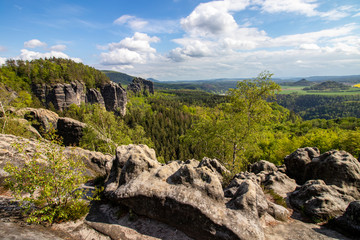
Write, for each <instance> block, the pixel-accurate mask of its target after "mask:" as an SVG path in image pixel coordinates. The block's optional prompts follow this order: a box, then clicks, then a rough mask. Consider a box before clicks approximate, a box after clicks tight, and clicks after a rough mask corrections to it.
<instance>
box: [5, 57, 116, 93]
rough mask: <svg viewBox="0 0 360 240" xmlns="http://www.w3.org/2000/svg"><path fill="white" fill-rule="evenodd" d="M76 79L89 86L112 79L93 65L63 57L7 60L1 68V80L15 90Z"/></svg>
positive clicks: (98, 85)
mask: <svg viewBox="0 0 360 240" xmlns="http://www.w3.org/2000/svg"><path fill="white" fill-rule="evenodd" d="M75 80H78V81H82V82H84V83H85V85H86V87H88V88H96V87H100V86H101V85H103V84H104V83H106V82H109V81H110V79H109V78H108V77H107V76H106V75H105V74H104V73H102V72H101V71H99V70H96V69H95V68H93V67H90V66H87V65H84V64H82V63H77V62H75V61H73V60H70V59H63V58H49V59H46V58H45V59H35V60H32V61H23V60H7V61H6V63H5V64H4V65H3V66H2V67H1V68H0V82H2V83H3V84H5V85H6V86H8V87H10V88H12V89H13V90H30V87H31V84H41V83H45V84H55V83H69V82H72V81H75Z"/></svg>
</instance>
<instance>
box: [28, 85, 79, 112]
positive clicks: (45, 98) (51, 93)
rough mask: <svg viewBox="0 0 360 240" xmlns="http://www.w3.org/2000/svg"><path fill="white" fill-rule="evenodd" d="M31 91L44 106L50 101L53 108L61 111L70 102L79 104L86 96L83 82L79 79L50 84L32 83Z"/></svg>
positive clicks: (48, 104) (47, 105)
mask: <svg viewBox="0 0 360 240" xmlns="http://www.w3.org/2000/svg"><path fill="white" fill-rule="evenodd" d="M33 92H34V94H35V96H36V97H38V98H39V99H40V101H42V102H43V103H44V104H45V105H46V107H49V106H50V103H51V104H52V105H53V106H54V107H55V109H57V110H60V111H63V110H64V109H65V108H67V107H69V106H70V105H71V104H75V105H77V106H80V104H81V103H84V102H85V98H86V91H85V84H84V83H83V82H80V81H73V82H71V83H57V84H54V85H51V86H49V85H46V84H36V85H33Z"/></svg>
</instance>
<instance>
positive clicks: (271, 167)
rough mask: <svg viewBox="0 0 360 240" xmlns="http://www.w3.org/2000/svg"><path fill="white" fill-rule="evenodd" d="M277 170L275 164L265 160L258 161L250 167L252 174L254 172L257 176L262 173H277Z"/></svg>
mask: <svg viewBox="0 0 360 240" xmlns="http://www.w3.org/2000/svg"><path fill="white" fill-rule="evenodd" d="M277 170H278V169H277V167H276V166H275V164H273V163H271V162H268V161H265V160H261V161H258V162H256V163H254V164H252V165H251V166H250V172H253V173H255V174H258V173H260V172H262V171H265V172H275V171H277Z"/></svg>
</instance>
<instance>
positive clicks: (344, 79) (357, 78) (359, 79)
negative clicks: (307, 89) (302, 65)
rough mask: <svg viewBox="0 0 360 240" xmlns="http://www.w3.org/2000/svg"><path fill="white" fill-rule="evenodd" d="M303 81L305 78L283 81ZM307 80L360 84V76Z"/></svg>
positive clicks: (313, 77)
mask: <svg viewBox="0 0 360 240" xmlns="http://www.w3.org/2000/svg"><path fill="white" fill-rule="evenodd" d="M301 79H303V77H299V78H288V79H283V81H285V82H295V81H299V80H301ZM306 79H307V80H308V81H310V82H326V81H334V82H343V83H358V82H360V75H347V76H310V77H306Z"/></svg>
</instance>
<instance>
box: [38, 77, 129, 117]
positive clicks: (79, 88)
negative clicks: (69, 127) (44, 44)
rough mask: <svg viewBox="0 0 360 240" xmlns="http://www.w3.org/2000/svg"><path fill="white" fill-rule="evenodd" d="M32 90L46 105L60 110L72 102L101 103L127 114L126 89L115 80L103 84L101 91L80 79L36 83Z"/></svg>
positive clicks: (112, 109)
mask: <svg viewBox="0 0 360 240" xmlns="http://www.w3.org/2000/svg"><path fill="white" fill-rule="evenodd" d="M32 92H33V93H34V94H35V96H36V97H37V98H39V99H40V101H41V102H42V103H44V105H45V106H46V107H49V106H50V105H53V106H54V108H55V109H56V110H60V111H63V110H64V109H65V108H67V107H69V106H70V105H71V104H75V105H77V106H80V104H82V103H90V104H94V103H99V104H100V105H104V106H105V107H106V109H107V110H108V111H114V112H115V113H116V114H119V115H125V113H126V104H127V97H126V91H125V89H124V88H122V87H121V85H119V84H116V83H114V82H109V83H106V84H105V85H103V86H101V87H100V92H99V91H98V90H96V89H86V87H85V84H84V83H83V82H80V81H73V82H71V83H58V84H54V85H46V84H35V85H33V86H32Z"/></svg>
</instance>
